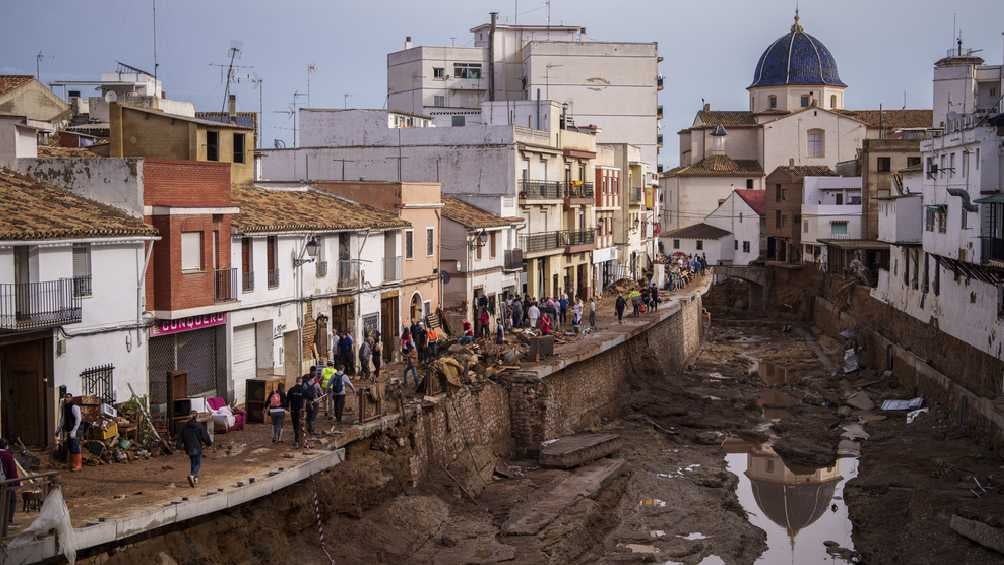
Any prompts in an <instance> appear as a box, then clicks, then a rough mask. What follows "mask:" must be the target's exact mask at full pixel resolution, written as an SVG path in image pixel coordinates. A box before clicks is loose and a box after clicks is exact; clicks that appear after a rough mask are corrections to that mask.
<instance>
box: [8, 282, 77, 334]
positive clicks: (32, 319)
mask: <svg viewBox="0 0 1004 565" xmlns="http://www.w3.org/2000/svg"><path fill="white" fill-rule="evenodd" d="M90 280H91V277H89V276H87V277H73V278H66V279H58V280H52V281H39V282H29V283H13V284H0V330H3V331H27V330H37V329H43V328H51V327H55V326H62V325H64V324H75V323H77V322H80V321H81V320H82V319H83V317H82V307H81V305H82V297H83V296H85V295H84V294H82V293H81V291H82V290H83V288H84V286H86V288H87V290H88V292H89V290H90Z"/></svg>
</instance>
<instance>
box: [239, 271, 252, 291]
mask: <svg viewBox="0 0 1004 565" xmlns="http://www.w3.org/2000/svg"><path fill="white" fill-rule="evenodd" d="M241 290H243V291H244V292H254V271H243V272H242V273H241Z"/></svg>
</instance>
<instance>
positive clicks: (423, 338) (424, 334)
mask: <svg viewBox="0 0 1004 565" xmlns="http://www.w3.org/2000/svg"><path fill="white" fill-rule="evenodd" d="M415 328H416V329H415V331H413V332H411V338H412V339H413V340H414V341H415V349H417V350H418V362H419V363H425V362H427V361H428V360H429V332H428V331H426V329H425V324H424V323H423V322H422V321H421V320H419V322H418V323H417V324H416V325H415Z"/></svg>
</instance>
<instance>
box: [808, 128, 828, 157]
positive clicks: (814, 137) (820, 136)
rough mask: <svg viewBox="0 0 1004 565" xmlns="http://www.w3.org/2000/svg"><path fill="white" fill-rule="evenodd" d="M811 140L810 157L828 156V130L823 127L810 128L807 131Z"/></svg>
mask: <svg viewBox="0 0 1004 565" xmlns="http://www.w3.org/2000/svg"><path fill="white" fill-rule="evenodd" d="M806 138H807V139H808V141H809V151H808V153H809V158H810V159H822V158H823V157H825V156H826V132H825V131H824V130H821V129H810V130H809V131H808V132H806Z"/></svg>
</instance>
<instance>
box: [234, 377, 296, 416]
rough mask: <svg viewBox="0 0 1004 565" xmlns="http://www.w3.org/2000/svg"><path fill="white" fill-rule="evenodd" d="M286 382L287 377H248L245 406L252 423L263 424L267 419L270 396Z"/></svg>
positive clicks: (245, 387) (245, 388)
mask: <svg viewBox="0 0 1004 565" xmlns="http://www.w3.org/2000/svg"><path fill="white" fill-rule="evenodd" d="M284 382H286V379H285V377H271V378H267V379H248V380H247V381H246V384H245V386H244V392H245V396H244V399H245V400H244V408H245V410H246V411H247V421H248V423H251V424H263V423H265V421H266V420H267V418H265V412H266V411H267V410H268V397H269V396H271V394H272V392H273V391H275V390H276V389H278V388H279V385H280V384H283V383H284Z"/></svg>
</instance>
